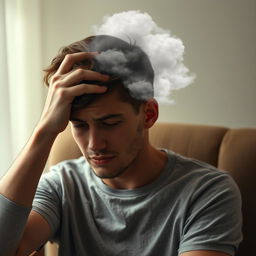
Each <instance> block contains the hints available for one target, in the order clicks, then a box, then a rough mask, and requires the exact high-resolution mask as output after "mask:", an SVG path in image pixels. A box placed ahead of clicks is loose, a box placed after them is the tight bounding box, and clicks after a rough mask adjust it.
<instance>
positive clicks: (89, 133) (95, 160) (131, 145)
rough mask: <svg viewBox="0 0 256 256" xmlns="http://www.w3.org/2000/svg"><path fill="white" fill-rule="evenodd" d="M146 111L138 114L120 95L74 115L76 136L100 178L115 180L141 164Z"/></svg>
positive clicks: (114, 94) (73, 126)
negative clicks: (144, 114)
mask: <svg viewBox="0 0 256 256" xmlns="http://www.w3.org/2000/svg"><path fill="white" fill-rule="evenodd" d="M143 120H144V118H143V111H142V109H141V111H140V112H139V113H138V114H136V113H135V111H134V109H133V108H132V106H131V104H130V103H128V102H122V101H120V99H119V98H118V94H117V92H112V93H110V94H107V95H104V96H103V97H100V99H97V100H96V101H95V102H94V103H92V104H91V105H89V106H88V107H86V108H84V109H76V110H74V111H73V112H72V114H71V122H72V133H73V136H74V138H75V141H76V142H77V144H78V146H79V148H80V150H81V151H82V153H83V155H84V156H85V157H86V159H87V161H88V162H89V164H90V165H91V167H92V168H93V170H94V172H95V174H96V175H97V176H98V177H100V178H103V179H104V178H105V179H106V178H115V177H118V176H120V175H122V174H123V173H124V172H125V171H126V170H129V168H132V167H133V166H134V165H135V163H138V161H139V158H140V155H141V154H142V152H143V148H144V146H145V138H144V128H143V124H144V121H143Z"/></svg>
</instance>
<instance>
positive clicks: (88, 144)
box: [45, 36, 158, 179]
mask: <svg viewBox="0 0 256 256" xmlns="http://www.w3.org/2000/svg"><path fill="white" fill-rule="evenodd" d="M83 51H86V52H95V51H96V52H98V54H96V56H95V57H94V58H93V59H92V60H88V59H87V60H84V61H83V62H80V63H76V64H75V65H74V67H73V68H74V69H76V68H77V67H79V68H83V69H90V70H93V71H96V72H100V73H103V74H107V75H109V76H110V77H111V79H109V80H108V81H107V82H104V83H102V85H104V86H107V87H108V89H107V91H106V92H105V93H101V94H87V95H82V96H79V97H77V98H75V100H74V101H73V104H72V105H73V106H72V110H71V115H70V120H71V123H72V126H71V127H72V133H73V137H74V139H75V141H76V143H77V144H78V146H79V148H80V150H81V152H82V153H83V155H84V156H85V157H86V159H87V160H88V162H89V164H90V165H91V166H92V168H93V170H94V172H95V174H96V175H98V176H99V177H101V178H103V179H104V178H105V179H106V178H108V179H110V178H115V177H120V175H122V174H123V173H124V172H125V171H126V170H134V169H140V167H141V166H140V164H141V163H143V164H145V161H147V157H146V156H147V152H148V151H149V142H148V128H150V127H151V126H152V125H153V124H154V122H155V121H156V119H157V117H158V106H157V103H156V101H155V100H154V99H153V79H154V72H153V69H152V67H151V64H150V62H149V59H148V57H147V55H146V54H145V53H144V52H143V51H142V50H141V49H139V48H138V47H136V46H131V45H129V44H127V43H126V42H124V41H122V40H120V39H117V38H113V37H109V36H97V37H90V38H87V39H85V40H82V41H79V42H76V43H74V44H72V45H70V46H68V47H64V48H63V49H62V50H61V52H60V54H59V55H58V56H57V57H56V58H55V59H54V60H53V62H52V65H51V66H50V67H49V68H48V69H47V70H46V71H47V74H46V76H45V79H46V81H48V80H49V79H50V77H51V75H53V74H54V73H55V72H56V71H57V69H58V68H59V66H60V64H61V62H62V60H63V59H64V57H65V55H66V54H72V53H77V52H83ZM71 72H72V70H71ZM93 82H94V81H93ZM81 83H83V84H87V83H92V81H90V80H88V81H86V82H84V81H81ZM95 84H99V83H98V81H95ZM130 85H133V86H142V87H143V88H142V90H141V88H139V90H135V93H134V92H133V91H132V92H131V90H130V88H129V86H130ZM74 86H76V85H74ZM145 91H146V95H145ZM125 173H127V172H125ZM128 173H129V172H128Z"/></svg>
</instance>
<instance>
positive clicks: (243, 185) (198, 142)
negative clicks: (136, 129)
mask: <svg viewBox="0 0 256 256" xmlns="http://www.w3.org/2000/svg"><path fill="white" fill-rule="evenodd" d="M150 141H151V143H152V145H154V146H155V147H159V148H168V149H171V150H173V151H174V152H176V153H179V154H181V155H184V156H188V157H192V158H196V159H198V160H201V161H204V162H207V163H209V164H212V165H214V166H216V167H218V168H219V169H222V170H226V171H229V172H230V174H231V175H232V177H233V178H234V180H235V181H236V182H237V184H238V186H239V188H240V191H241V194H242V200H243V209H242V210H243V218H244V220H243V223H244V224H243V235H244V240H243V242H242V243H241V245H240V248H239V251H238V253H237V255H239V256H248V255H253V254H255V252H254V250H255V249H254V240H255V238H254V237H256V236H255V235H254V232H255V230H256V221H255V218H256V203H255V201H254V198H253V197H254V195H255V196H256V184H255V183H256V129H229V128H226V127H218V126H206V125H193V124H177V123H176V124H175V123H157V124H156V125H155V126H154V127H153V128H151V129H150ZM80 155H81V152H80V150H79V148H78V147H77V145H76V144H75V142H74V140H73V138H72V135H71V132H70V127H68V128H67V129H66V130H65V131H64V132H63V133H62V134H60V135H59V137H58V138H57V140H56V142H55V143H54V145H53V148H52V151H51V154H50V157H49V164H50V165H52V164H55V163H57V162H59V161H62V160H66V159H72V158H76V157H79V156H80ZM51 256H53V255H52V254H51Z"/></svg>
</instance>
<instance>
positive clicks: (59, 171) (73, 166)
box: [39, 157, 90, 187]
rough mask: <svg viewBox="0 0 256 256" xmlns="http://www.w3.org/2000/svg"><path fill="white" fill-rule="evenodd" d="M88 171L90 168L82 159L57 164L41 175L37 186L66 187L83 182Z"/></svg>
mask: <svg viewBox="0 0 256 256" xmlns="http://www.w3.org/2000/svg"><path fill="white" fill-rule="evenodd" d="M89 169H90V167H89V165H88V163H87V161H86V160H85V158H84V157H80V158H77V159H70V160H65V161H62V162H59V163H58V164H56V165H53V166H51V167H50V170H49V171H48V172H46V173H44V174H43V175H42V177H41V179H40V182H39V186H45V185H50V186H56V187H66V186H72V185H74V184H77V183H81V182H84V181H85V180H86V177H85V176H86V175H88V173H89Z"/></svg>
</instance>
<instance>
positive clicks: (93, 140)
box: [88, 128, 107, 152]
mask: <svg viewBox="0 0 256 256" xmlns="http://www.w3.org/2000/svg"><path fill="white" fill-rule="evenodd" d="M88 136H89V137H88V149H89V150H90V151H93V152H97V151H101V150H104V149H105V148H106V146H107V142H106V138H105V136H104V134H102V133H101V132H100V131H97V129H94V128H92V129H91V130H90V132H89V135H88Z"/></svg>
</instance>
